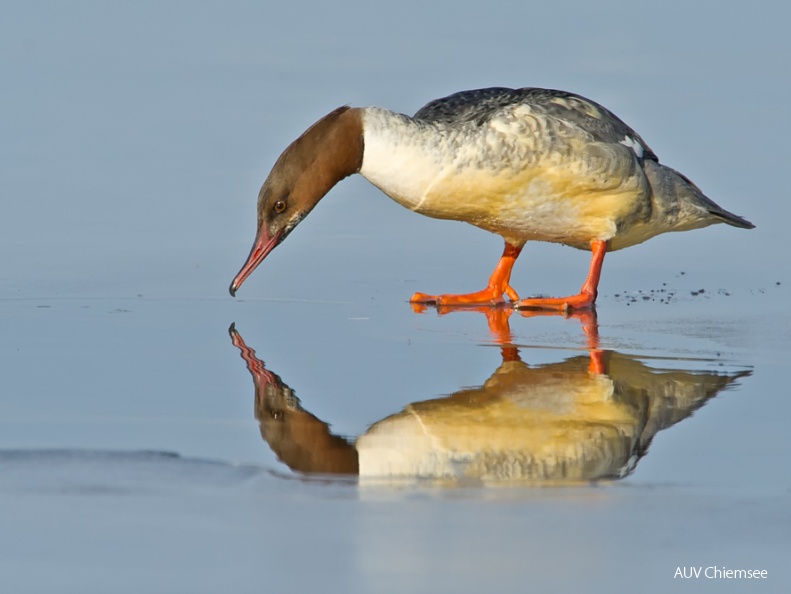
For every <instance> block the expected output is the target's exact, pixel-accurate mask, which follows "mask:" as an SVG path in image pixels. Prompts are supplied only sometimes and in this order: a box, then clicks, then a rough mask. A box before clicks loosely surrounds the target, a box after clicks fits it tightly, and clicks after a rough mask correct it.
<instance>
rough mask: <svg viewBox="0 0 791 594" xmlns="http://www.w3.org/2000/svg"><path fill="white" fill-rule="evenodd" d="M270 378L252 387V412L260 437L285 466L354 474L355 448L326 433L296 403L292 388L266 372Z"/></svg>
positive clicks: (355, 468) (314, 419)
mask: <svg viewBox="0 0 791 594" xmlns="http://www.w3.org/2000/svg"><path fill="white" fill-rule="evenodd" d="M269 375H270V376H271V380H272V381H270V382H267V383H264V384H263V385H261V386H257V387H256V393H255V416H256V418H257V419H258V422H259V424H260V428H261V437H263V438H264V440H265V441H266V442H267V443H268V444H269V446H270V447H271V448H272V451H273V452H274V453H275V455H277V457H278V458H279V459H280V460H281V461H283V462H284V463H285V464H286V465H287V466H288V467H289V468H291V469H292V470H295V471H297V472H317V473H331V474H357V450H356V449H355V448H354V446H352V445H351V444H350V443H349V442H348V441H346V440H345V439H344V438H342V437H339V436H337V435H333V434H332V433H330V428H329V425H327V423H324V422H323V421H320V420H319V419H317V418H316V417H314V416H313V415H312V414H310V413H309V412H307V411H306V410H304V409H303V408H302V406H301V405H300V402H299V399H298V398H297V397H296V395H295V394H294V392H293V391H292V390H291V388H289V387H288V386H287V385H285V384H284V383H283V382H282V381H281V380H280V378H279V377H278V376H277V375H275V374H273V373H271V372H270V373H269Z"/></svg>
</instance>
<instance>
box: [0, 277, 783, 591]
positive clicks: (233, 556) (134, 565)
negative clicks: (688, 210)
mask: <svg viewBox="0 0 791 594" xmlns="http://www.w3.org/2000/svg"><path fill="white" fill-rule="evenodd" d="M393 284H394V283H393ZM692 286H696V285H692ZM394 290H395V288H394ZM677 290H678V291H679V292H685V291H686V288H685V286H684V285H679V286H678V288H677ZM732 291H733V293H734V294H733V295H731V296H730V297H724V296H712V297H709V298H707V299H706V300H701V299H697V300H696V299H690V300H689V301H687V302H682V303H676V304H671V305H669V306H665V305H659V304H658V303H652V302H650V301H649V302H641V303H635V304H633V305H630V306H628V307H627V306H625V305H624V304H623V303H620V302H618V301H617V300H615V299H608V298H603V299H602V304H601V305H600V307H599V316H598V317H599V332H600V340H601V346H602V348H603V349H604V350H605V351H607V352H616V353H618V354H619V355H621V356H625V357H626V356H628V357H635V358H636V359H638V360H640V361H641V363H642V364H644V365H646V366H647V367H649V368H652V369H674V370H682V371H689V370H693V371H696V372H703V373H720V374H723V375H727V374H745V373H746V372H752V374H751V375H746V376H745V377H741V379H739V380H738V381H737V382H736V383H735V385H734V386H732V387H730V388H728V389H725V390H723V391H721V392H719V393H718V394H717V395H716V396H715V397H714V398H713V399H712V400H710V401H709V402H707V403H706V404H705V405H703V406H702V408H701V409H700V410H698V411H697V412H695V413H694V415H693V416H692V417H691V418H686V419H683V420H681V421H679V422H678V423H677V424H675V425H673V426H671V427H669V428H668V429H666V430H663V431H661V432H660V433H659V434H658V435H657V436H656V438H655V439H654V441H653V443H652V444H651V445H650V447H649V448H648V451H647V454H646V455H645V456H644V457H643V458H642V459H641V460H640V461H639V463H638V464H637V467H636V468H635V469H634V472H633V473H632V474H631V475H630V476H628V477H627V478H625V479H623V480H620V481H614V482H613V481H605V482H596V483H593V484H588V485H585V484H579V483H574V485H573V486H568V487H564V486H562V485H558V484H557V483H554V484H553V485H552V486H549V487H541V486H540V485H539V486H537V485H535V484H532V485H527V484H521V483H509V482H508V481H507V480H506V481H501V482H498V481H488V482H483V483H482V482H481V481H476V480H464V479H462V480H439V481H437V480H426V479H423V480H405V479H404V478H400V479H398V480H382V479H376V480H373V479H365V478H360V479H356V478H354V477H330V476H326V475H321V476H311V475H306V474H304V473H293V472H292V471H291V470H290V469H289V468H288V467H287V466H286V465H285V464H284V463H282V462H281V461H279V460H278V459H277V457H276V456H275V454H274V453H273V450H272V448H271V447H270V444H268V443H266V442H265V441H264V440H263V439H262V436H261V432H260V428H259V423H258V420H257V419H256V417H255V388H254V385H253V382H252V380H251V375H250V373H249V372H248V370H247V369H246V367H245V363H244V362H243V361H242V359H241V358H240V356H239V351H238V350H237V349H236V347H234V346H233V345H232V344H231V340H230V338H229V336H228V333H227V328H226V323H227V322H228V321H229V320H235V322H236V328H237V329H238V330H239V331H240V332H243V333H244V334H243V335H244V337H245V340H246V342H247V343H248V345H249V346H250V347H252V348H255V350H256V355H257V356H258V357H260V359H261V360H263V361H265V363H266V366H267V368H268V369H271V370H273V371H274V372H276V373H277V374H279V375H280V376H281V377H282V378H283V381H284V382H286V383H287V384H288V385H289V386H290V388H292V389H293V390H294V391H295V394H296V396H297V397H298V398H299V399H300V404H301V406H303V407H304V408H305V409H307V410H308V411H309V412H310V413H311V414H312V415H315V417H317V418H319V419H321V420H322V421H324V422H327V423H329V424H330V429H331V431H332V432H333V433H335V434H338V435H342V436H346V437H349V438H354V437H356V436H359V435H360V434H363V433H365V432H366V431H367V430H368V427H369V426H370V425H371V423H374V422H376V421H380V420H382V419H384V418H386V417H388V416H390V415H394V414H397V413H398V412H399V411H400V410H401V409H403V408H404V407H406V406H408V405H410V404H411V403H415V402H420V401H425V400H430V399H436V398H440V397H443V396H445V395H448V394H451V393H453V392H456V391H458V390H460V389H462V388H466V387H471V386H480V385H481V384H482V383H483V382H485V381H486V380H487V379H488V378H489V377H490V376H491V375H492V374H493V373H494V372H495V370H496V369H497V368H498V366H499V365H500V364H501V363H502V357H501V353H500V348H499V347H498V346H497V345H496V344H495V343H493V341H492V336H491V334H490V331H489V328H488V326H487V324H486V318H485V316H484V315H483V314H481V313H478V312H458V313H452V314H449V315H445V316H437V315H436V314H435V313H434V312H428V313H427V314H422V315H419V314H415V313H413V312H412V311H411V309H410V308H409V306H408V305H407V304H406V303H404V302H401V301H398V300H393V301H394V302H392V303H391V302H390V301H389V300H388V302H387V303H385V304H382V305H380V304H377V303H366V302H363V303H362V304H361V303H327V304H312V303H310V304H306V303H295V302H289V301H269V300H261V299H250V300H242V301H231V300H230V299H228V300H227V301H226V300H220V301H215V300H148V299H146V298H144V297H143V298H134V299H122V300H97V301H91V300H87V299H85V300H80V299H76V298H75V299H65V300H46V299H32V300H19V301H15V302H7V303H6V304H5V307H6V311H7V312H8V314H9V315H8V318H7V319H8V320H10V321H9V322H7V323H9V324H11V323H12V322H13V321H15V320H19V322H18V326H12V327H11V328H10V330H12V331H13V332H12V335H13V336H14V337H15V340H14V341H13V342H8V341H7V342H6V343H5V345H6V352H4V360H5V361H7V362H8V370H9V371H8V372H7V374H6V382H7V383H8V385H9V386H13V387H14V389H13V390H12V391H10V392H9V394H10V398H6V399H4V401H3V420H2V422H1V423H0V427H1V428H2V436H3V446H4V447H3V451H2V452H0V477H1V478H0V504H2V509H3V516H4V531H3V536H2V538H0V549H1V550H0V553H1V554H0V565H2V571H0V575H3V576H4V578H3V579H4V580H6V581H7V583H11V584H14V585H15V590H16V591H20V592H45V591H53V590H55V591H57V590H58V588H59V587H62V586H63V585H64V584H67V585H68V586H69V588H67V589H72V590H75V591H81V592H92V591H95V592H102V591H106V589H107V585H108V584H114V585H115V586H116V587H115V589H116V591H130V592H131V591H141V590H144V591H180V590H187V591H198V592H212V591H217V590H218V589H222V588H223V587H227V584H228V583H233V584H234V591H239V592H246V591H250V592H252V591H258V590H260V589H261V588H262V587H265V586H266V588H267V589H269V588H275V589H284V588H285V589H288V590H291V591H308V590H314V589H317V588H319V587H321V588H327V589H329V590H340V589H343V590H348V591H352V592H368V591H391V590H398V591H402V590H403V588H406V589H408V590H415V591H432V590H440V591H475V590H483V589H490V588H492V587H497V589H498V590H500V591H520V590H522V589H523V588H524V587H525V584H528V583H529V584H531V585H532V587H534V588H537V589H540V590H543V591H550V592H551V591H558V592H561V591H568V590H571V589H575V588H578V587H580V585H581V584H588V585H590V584H594V586H591V587H594V588H595V587H598V586H596V585H601V587H604V586H605V585H606V586H607V587H609V588H613V589H615V591H626V590H628V589H629V587H630V584H633V583H634V581H635V580H644V581H646V585H645V586H644V587H643V591H648V592H651V591H655V592H661V591H665V590H666V589H667V587H668V584H669V583H671V580H672V576H673V573H674V572H675V569H676V567H677V566H679V565H685V564H686V565H687V566H689V565H701V564H702V565H703V566H709V565H716V566H718V567H721V566H725V567H729V568H749V567H755V568H757V569H767V570H768V571H769V575H770V576H771V577H772V584H773V586H772V588H767V590H766V591H772V590H773V589H774V586H776V585H777V584H778V583H779V584H784V583H787V578H786V572H785V559H786V558H787V555H788V552H789V542H788V537H787V534H788V522H789V519H790V518H789V506H788V496H789V486H790V484H791V476H789V471H788V468H787V464H785V452H786V451H787V448H788V434H787V431H785V419H786V418H787V415H788V413H789V404H788V401H787V399H786V398H785V397H784V392H783V389H784V388H783V387H784V385H785V377H786V371H785V370H786V367H785V361H784V358H785V357H786V356H787V354H788V341H787V337H788V335H789V330H790V329H789V322H788V319H787V318H786V317H783V316H782V315H781V314H780V313H779V311H778V310H779V309H780V308H778V307H776V306H774V305H773V303H776V302H777V301H782V300H783V299H784V298H785V297H786V295H787V290H786V289H785V288H784V285H781V286H779V287H777V286H774V287H767V290H766V291H764V292H762V291H760V290H757V291H756V293H757V295H746V296H745V297H744V298H740V297H738V296H737V295H736V293H739V291H737V290H735V289H733V290H732ZM707 292H708V291H707ZM747 293H750V291H747ZM749 299H754V300H755V305H756V307H755V308H752V309H748V308H739V307H734V309H733V310H730V309H729V308H731V307H732V306H733V305H734V304H735V305H738V304H740V303H741V304H742V305H744V304H746V302H747V301H748V300H749ZM368 301H369V302H370V301H371V300H370V299H369V300H368ZM373 301H376V300H373ZM723 308H727V311H726V312H724V313H723V312H722V311H720V310H721V309H723ZM730 311H733V312H735V313H733V314H731V313H729V312H730ZM12 314H13V315H12ZM510 325H511V331H512V333H513V342H514V344H516V345H518V347H519V356H520V357H521V359H522V360H523V361H524V362H525V363H526V364H527V365H529V366H530V367H534V368H541V367H547V366H549V368H550V369H552V366H553V365H559V364H560V365H562V363H563V362H564V361H566V360H568V359H573V358H575V357H583V358H584V357H586V356H587V353H588V351H587V338H586V336H585V334H584V333H583V331H582V326H581V324H580V322H579V321H578V320H576V319H563V318H562V317H560V316H552V317H549V318H529V319H528V318H522V317H521V316H519V315H518V314H515V315H513V316H511V320H510ZM44 560H46V562H45V561H44ZM42 563H45V564H46V567H47V571H46V572H43V571H40V568H41V566H42ZM308 568H309V570H308ZM394 579H397V580H399V585H398V587H397V588H395V587H391V586H392V584H389V583H388V582H389V581H391V580H394ZM750 587H751V588H759V586H754V585H753V584H751V585H750ZM717 589H718V590H720V589H722V590H724V591H734V592H736V591H744V584H743V583H741V584H733V583H726V582H725V581H722V582H717Z"/></svg>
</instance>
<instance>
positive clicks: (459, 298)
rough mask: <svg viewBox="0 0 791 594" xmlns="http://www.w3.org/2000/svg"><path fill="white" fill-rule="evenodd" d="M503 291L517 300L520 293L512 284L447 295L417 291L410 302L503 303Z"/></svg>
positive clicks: (439, 304) (441, 303) (458, 304)
mask: <svg viewBox="0 0 791 594" xmlns="http://www.w3.org/2000/svg"><path fill="white" fill-rule="evenodd" d="M503 293H505V294H506V295H508V297H509V298H510V299H513V300H517V299H519V295H517V293H516V291H514V290H513V289H512V288H511V286H510V285H506V287H505V289H504V290H503V289H501V288H498V287H491V286H489V287H486V288H485V289H483V290H482V291H476V292H475V293H464V294H460V295H455V294H446V295H428V294H426V293H415V294H414V295H412V297H410V299H409V301H410V303H415V304H430V305H436V306H437V307H440V306H454V305H456V306H465V305H501V304H503V303H505V299H503Z"/></svg>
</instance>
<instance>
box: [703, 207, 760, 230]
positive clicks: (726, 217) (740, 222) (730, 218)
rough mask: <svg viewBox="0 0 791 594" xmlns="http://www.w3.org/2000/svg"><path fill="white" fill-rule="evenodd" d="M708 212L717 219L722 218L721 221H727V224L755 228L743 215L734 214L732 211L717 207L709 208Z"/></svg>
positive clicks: (742, 227)
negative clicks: (715, 208)
mask: <svg viewBox="0 0 791 594" xmlns="http://www.w3.org/2000/svg"><path fill="white" fill-rule="evenodd" d="M709 212H710V213H711V214H712V215H714V216H715V217H717V218H718V219H722V222H723V223H728V224H729V225H733V226H734V227H740V228H741V229H755V225H753V224H752V223H751V222H750V221H748V220H747V219H745V218H744V217H740V216H739V215H735V214H733V213H732V212H728V211H727V210H724V209H722V208H718V209H717V210H709Z"/></svg>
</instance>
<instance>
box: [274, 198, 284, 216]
mask: <svg viewBox="0 0 791 594" xmlns="http://www.w3.org/2000/svg"><path fill="white" fill-rule="evenodd" d="M274 210H275V212H276V213H278V214H280V213H281V212H283V211H284V210H286V201H285V200H278V201H277V202H275V206H274Z"/></svg>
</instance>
